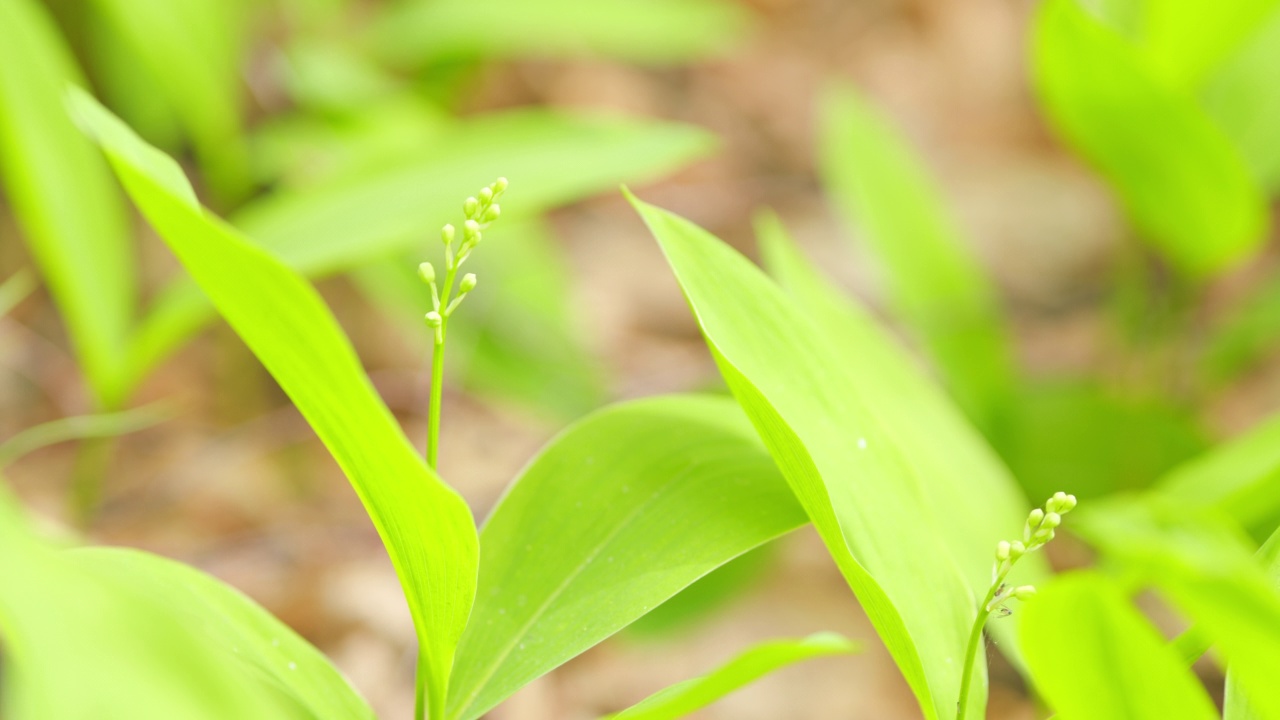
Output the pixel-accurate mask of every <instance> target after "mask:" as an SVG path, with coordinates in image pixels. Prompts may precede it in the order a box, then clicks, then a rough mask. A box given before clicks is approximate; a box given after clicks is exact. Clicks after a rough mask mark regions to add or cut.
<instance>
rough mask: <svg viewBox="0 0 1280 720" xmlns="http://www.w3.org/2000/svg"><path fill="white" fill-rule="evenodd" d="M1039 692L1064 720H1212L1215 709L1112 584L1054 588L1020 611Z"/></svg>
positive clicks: (1093, 579) (1078, 575) (1075, 579)
mask: <svg viewBox="0 0 1280 720" xmlns="http://www.w3.org/2000/svg"><path fill="white" fill-rule="evenodd" d="M1019 615H1021V616H1022V618H1021V622H1020V623H1019V627H1020V630H1021V637H1022V653H1023V655H1024V656H1025V657H1026V659H1027V666H1028V667H1029V668H1030V669H1031V675H1032V678H1033V680H1034V682H1035V686H1036V689H1037V690H1039V692H1040V693H1041V694H1042V695H1043V696H1044V698H1045V700H1046V701H1048V703H1049V705H1050V707H1052V708H1053V709H1054V710H1055V711H1057V713H1058V715H1057V717H1060V718H1062V720H1169V718H1178V719H1179V720H1201V719H1202V718H1203V719H1204V720H1212V719H1213V718H1216V717H1217V716H1218V714H1217V711H1216V709H1215V708H1214V706H1213V702H1212V701H1211V700H1210V699H1209V696H1208V695H1207V694H1206V693H1205V691H1204V688H1202V687H1201V686H1200V683H1199V681H1198V680H1196V678H1195V676H1194V675H1192V674H1191V671H1190V670H1188V669H1187V667H1186V666H1185V665H1184V664H1182V662H1181V660H1180V659H1179V658H1178V656H1177V654H1176V653H1175V652H1174V651H1173V649H1172V648H1170V647H1169V646H1168V644H1166V643H1165V641H1164V638H1162V637H1161V636H1160V633H1159V632H1157V630H1156V629H1155V628H1154V627H1153V626H1152V625H1151V623H1149V622H1148V621H1147V620H1146V618H1144V617H1142V615H1141V614H1140V613H1139V612H1138V611H1137V610H1136V609H1135V608H1134V607H1133V606H1132V605H1130V604H1129V601H1128V599H1127V598H1125V596H1124V595H1123V594H1122V593H1121V592H1120V591H1119V590H1118V589H1117V588H1116V586H1115V585H1114V584H1113V582H1112V581H1110V580H1108V579H1107V578H1105V577H1104V576H1102V575H1098V574H1095V573H1091V572H1075V573H1071V574H1069V575H1064V576H1062V577H1059V578H1057V579H1055V580H1053V581H1052V582H1051V583H1050V584H1049V585H1048V586H1047V587H1044V588H1042V589H1041V591H1040V593H1039V594H1037V595H1036V597H1035V598H1034V599H1032V600H1031V601H1030V602H1027V603H1025V604H1024V605H1023V607H1022V608H1021V609H1020V611H1019Z"/></svg>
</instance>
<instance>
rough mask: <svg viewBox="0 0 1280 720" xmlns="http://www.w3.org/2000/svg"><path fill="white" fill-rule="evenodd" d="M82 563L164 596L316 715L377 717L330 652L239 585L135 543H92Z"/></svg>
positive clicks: (226, 653)
mask: <svg viewBox="0 0 1280 720" xmlns="http://www.w3.org/2000/svg"><path fill="white" fill-rule="evenodd" d="M69 554H70V557H71V558H72V560H73V561H74V562H75V564H76V565H78V566H79V567H82V568H84V569H85V570H86V571H89V572H93V573H96V574H99V575H102V576H105V577H111V578H113V579H114V580H118V581H119V582H122V583H126V584H127V585H129V586H130V587H131V588H133V589H134V590H135V591H138V592H141V593H143V594H145V595H147V596H148V597H150V598H152V599H153V600H156V601H159V602H161V603H163V604H164V605H165V606H167V607H168V608H170V609H171V612H172V614H173V615H174V616H175V617H176V618H178V619H179V620H180V621H181V622H182V624H183V625H184V626H185V628H186V629H187V630H188V631H189V632H190V633H191V634H192V635H194V636H196V637H197V638H199V640H200V641H201V642H202V643H204V644H206V645H208V646H209V647H211V648H217V649H218V650H219V651H220V652H221V654H222V655H221V658H220V659H221V660H222V662H223V663H237V664H243V666H244V669H245V670H247V673H248V674H249V675H250V676H251V677H254V678H259V679H260V681H261V682H263V683H264V684H267V685H268V686H269V687H271V688H272V689H273V690H274V691H276V692H278V693H280V694H281V695H282V696H284V697H285V698H287V700H288V701H289V704H290V705H293V706H297V707H299V708H303V709H304V711H305V716H306V717H308V718H315V719H316V720H329V719H333V720H338V719H344V720H345V719H350V720H357V719H361V720H373V718H374V715H373V711H372V710H371V709H370V708H369V706H368V704H367V703H365V701H364V699H363V698H361V697H360V695H359V693H357V692H356V691H355V690H354V689H352V687H351V685H350V684H348V682H347V680H346V678H344V677H343V676H342V674H341V673H339V672H338V670H337V669H335V668H334V667H333V665H332V664H330V663H329V661H328V659H327V658H325V656H324V654H323V653H321V652H320V651H319V650H317V649H316V648H315V647H313V646H312V645H311V644H310V643H308V642H307V641H306V640H304V639H303V638H302V637H301V636H299V635H298V634H297V633H296V632H294V631H293V630H292V629H291V628H289V626H287V625H285V624H284V623H282V622H280V620H278V619H277V618H276V617H275V616H273V615H272V614H271V613H269V612H267V611H266V610H264V609H263V608H262V607H261V606H259V605H258V604H257V603H255V602H253V600H250V599H249V598H248V597H245V596H244V595H242V594H241V593H240V592H239V591H237V590H235V589H234V588H232V587H230V586H229V585H225V584H223V583H222V582H220V581H218V580H216V579H215V578H212V577H210V576H208V575H205V574H204V573H202V572H200V571H198V570H195V569H193V568H191V567H188V566H186V565H183V564H182V563H179V562H175V561H172V560H168V559H165V558H161V557H158V556H155V555H151V554H148V553H144V552H139V551H136V550H127V549H119V548H86V549H82V550H73V551H71V552H70V553H69Z"/></svg>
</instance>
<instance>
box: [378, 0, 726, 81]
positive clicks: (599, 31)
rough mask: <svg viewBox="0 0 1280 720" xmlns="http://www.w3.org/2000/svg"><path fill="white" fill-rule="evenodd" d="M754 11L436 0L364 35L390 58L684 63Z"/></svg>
mask: <svg viewBox="0 0 1280 720" xmlns="http://www.w3.org/2000/svg"><path fill="white" fill-rule="evenodd" d="M748 20H749V16H748V15H747V13H746V11H745V10H744V9H743V8H742V7H741V6H740V5H738V4H737V3H733V2H725V1H724V0H595V1H594V2H589V3H583V2H578V0H433V1H430V2H401V3H399V4H396V5H393V6H392V7H391V8H390V9H388V10H387V11H385V12H384V13H382V15H381V16H379V18H378V19H377V20H376V21H375V22H374V24H373V26H372V28H371V29H370V31H369V34H368V37H367V38H366V44H367V45H368V47H369V48H370V49H371V51H372V52H373V53H375V54H376V55H378V56H379V57H381V58H382V59H383V60H384V61H386V62H389V63H392V64H394V65H399V66H406V67H420V66H423V65H426V64H429V63H432V62H435V61H438V60H440V59H443V58H448V57H456V56H462V57H493V58H517V57H529V56H535V57H557V58H558V57H578V56H589V57H608V58H617V59H619V60H625V61H629V62H640V63H650V64H669V63H671V64H673V63H684V62H688V61H690V60H695V59H698V58H701V57H706V56H709V55H716V54H720V53H723V52H724V51H725V50H727V49H729V48H730V47H731V46H732V45H733V43H734V41H736V40H737V39H738V38H739V37H740V36H741V35H742V34H743V32H744V31H745V30H746V28H747V25H748Z"/></svg>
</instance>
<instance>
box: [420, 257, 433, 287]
mask: <svg viewBox="0 0 1280 720" xmlns="http://www.w3.org/2000/svg"><path fill="white" fill-rule="evenodd" d="M418 277H420V278H422V282H424V283H426V284H428V285H430V284H432V283H434V282H435V281H436V268H435V266H434V265H432V264H431V263H429V262H424V263H422V264H421V265H419V266H418Z"/></svg>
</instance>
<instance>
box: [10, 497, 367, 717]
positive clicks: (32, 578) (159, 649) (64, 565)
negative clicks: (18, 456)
mask: <svg viewBox="0 0 1280 720" xmlns="http://www.w3.org/2000/svg"><path fill="white" fill-rule="evenodd" d="M0 482H2V481H0ZM96 558H97V556H94V555H82V554H79V553H74V552H67V551H62V550H57V549H54V548H53V547H50V546H48V545H47V544H46V543H44V542H42V541H40V540H39V539H38V538H37V537H36V536H35V534H34V533H33V531H32V530H31V529H30V528H29V527H28V526H27V523H26V521H25V518H23V517H22V516H21V514H20V513H19V511H18V509H17V506H16V504H15V503H14V501H13V500H12V499H11V498H10V497H9V495H8V493H7V488H4V487H3V486H0V576H3V577H4V578H5V582H4V583H0V638H3V641H4V650H5V657H4V662H3V671H4V678H3V683H4V692H3V693H0V714H3V715H4V717H5V718H8V719H9V720H126V719H127V720H222V719H224V718H299V719H300V720H301V718H304V717H306V718H318V719H323V718H328V717H332V718H339V717H360V716H358V715H339V714H337V713H334V714H332V715H311V714H308V713H304V712H302V710H303V707H302V706H300V705H298V704H296V703H294V702H291V698H290V697H289V695H288V693H287V692H281V688H280V687H278V686H277V684H276V683H275V682H273V681H272V679H271V678H270V676H269V675H262V674H259V673H256V672H254V671H252V669H251V668H250V667H248V666H246V665H242V664H241V663H239V662H237V661H236V660H235V659H234V656H233V655H232V654H231V653H230V652H226V651H224V650H223V649H221V648H219V647H218V643H216V642H211V641H210V640H209V639H208V638H207V637H205V636H203V634H202V633H201V631H200V629H199V626H200V625H201V623H202V622H204V621H208V622H210V623H220V622H221V623H223V624H224V625H225V624H227V623H226V622H224V621H223V619H221V618H218V617H215V616H213V615H212V614H210V613H205V612H203V608H201V607H200V606H198V605H194V604H192V605H187V606H185V607H177V606H175V605H173V604H171V603H170V602H169V601H170V600H172V599H173V598H174V597H175V595H177V593H175V591H174V589H167V590H165V591H164V593H163V595H162V596H156V595H153V594H151V593H149V592H147V590H146V589H144V588H143V587H139V586H138V585H135V584H134V583H133V582H131V581H130V579H129V578H125V577H122V576H121V575H119V574H117V573H115V572H113V571H112V569H111V568H110V567H106V566H102V565H100V564H99V563H98V562H96ZM187 572H194V571H187ZM205 581H206V582H208V583H211V584H216V583H214V581H212V580H207V579H206V580H205ZM227 592H230V591H227ZM240 601H241V603H243V604H245V605H248V604H249V603H248V601H246V600H243V599H240ZM252 610H253V611H256V612H257V613H261V614H262V615H263V616H265V615H266V613H265V612H264V611H262V610H261V609H259V608H256V607H252ZM272 622H275V623H276V625H279V623H278V622H277V621H274V620H272ZM281 629H282V635H281V636H282V637H283V632H287V630H283V628H282V626H281ZM291 639H294V638H291ZM296 642H297V643H301V644H303V645H305V643H302V641H301V640H296ZM307 650H309V652H310V653H311V654H312V656H311V657H308V656H307V655H306V654H305V653H300V654H299V656H298V657H299V662H301V663H305V664H306V666H305V667H304V668H303V670H304V672H306V673H308V674H310V673H311V672H312V671H313V666H314V665H315V664H316V663H320V664H323V663H324V660H323V658H322V657H321V656H320V655H319V653H318V652H316V651H315V650H314V649H310V648H307ZM313 658H314V659H313ZM329 672H330V673H332V674H333V675H335V676H336V673H334V671H333V670H332V669H331V668H330V669H329ZM335 680H337V681H338V682H341V681H340V678H336V677H335ZM333 687H334V689H335V690H336V689H337V686H333ZM343 689H344V690H345V692H346V693H347V694H348V695H352V696H353V697H354V695H353V694H352V693H351V691H350V689H349V688H345V687H344V688H343ZM364 717H369V716H368V715H365V716H364Z"/></svg>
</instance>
